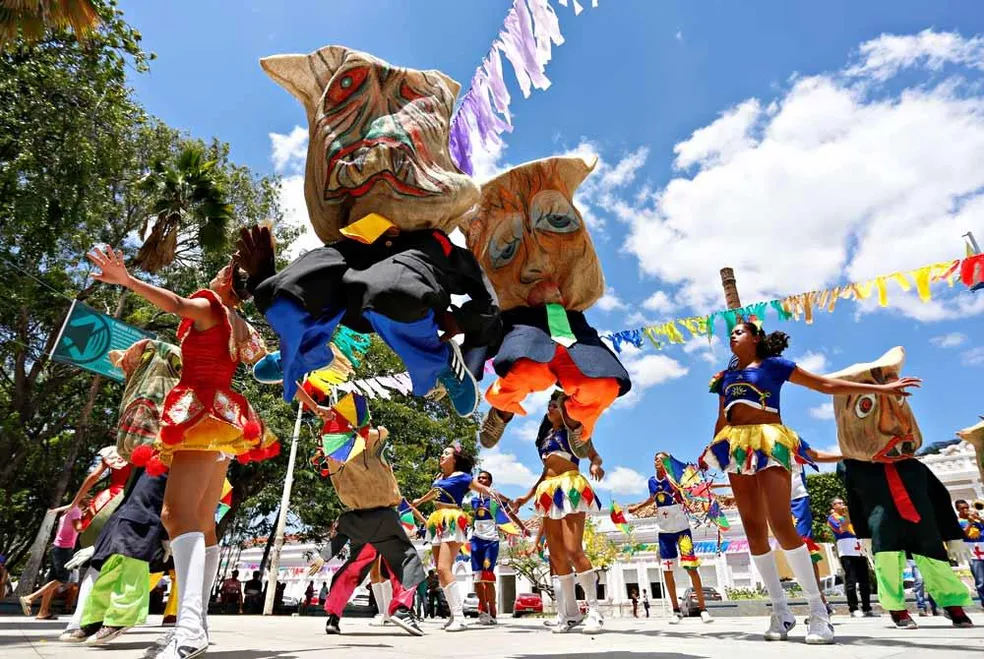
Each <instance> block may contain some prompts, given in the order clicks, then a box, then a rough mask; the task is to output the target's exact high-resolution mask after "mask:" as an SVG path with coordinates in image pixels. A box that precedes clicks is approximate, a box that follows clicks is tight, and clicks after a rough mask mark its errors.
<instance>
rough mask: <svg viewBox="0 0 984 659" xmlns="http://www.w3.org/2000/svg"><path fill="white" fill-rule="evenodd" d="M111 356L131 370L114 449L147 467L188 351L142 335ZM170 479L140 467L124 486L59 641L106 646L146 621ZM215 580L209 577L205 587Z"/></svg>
mask: <svg viewBox="0 0 984 659" xmlns="http://www.w3.org/2000/svg"><path fill="white" fill-rule="evenodd" d="M111 359H112V361H113V363H114V364H116V365H117V366H119V367H120V368H121V369H122V370H123V373H124V375H125V376H126V385H125V389H124V391H123V399H122V401H121V403H120V420H119V425H118V427H117V439H116V446H115V447H113V448H114V452H116V453H117V454H118V455H119V457H120V459H122V460H129V461H131V463H132V461H133V460H134V459H136V461H137V462H140V463H141V467H142V465H144V464H146V461H145V460H143V459H142V458H141V457H140V456H141V455H144V456H146V454H148V453H150V451H151V449H150V447H151V446H152V445H153V442H154V440H155V439H156V437H157V433H158V431H159V429H160V410H161V406H162V404H163V402H164V398H165V396H166V395H167V392H168V391H170V390H171V388H172V387H174V385H175V384H177V382H178V378H179V376H180V373H181V352H180V351H179V350H178V348H176V347H175V346H173V345H170V344H168V343H164V342H161V341H152V340H149V339H142V340H140V341H137V342H136V343H134V344H133V345H132V346H130V347H129V348H128V349H127V350H126V351H125V352H119V351H114V352H113V353H111ZM140 447H142V448H140ZM134 452H136V453H137V456H138V457H137V458H134V456H133V454H134ZM128 464H130V463H128ZM166 483H167V476H166V475H165V474H160V473H157V472H154V473H147V472H146V471H144V470H143V469H142V468H139V471H138V472H137V473H135V474H134V479H133V483H132V484H131V486H130V487H129V489H128V491H126V492H125V493H121V496H122V499H123V500H122V503H121V504H120V505H119V507H118V508H117V509H116V510H115V512H114V513H113V514H112V516H110V517H109V519H108V521H107V522H106V524H105V525H104V526H103V528H102V531H101V532H100V533H99V536H98V538H97V540H96V542H95V545H94V548H93V549H94V553H93V556H92V558H91V560H90V562H89V568H88V570H87V571H86V572H85V575H84V576H83V579H82V585H81V589H80V592H79V600H78V605H77V606H76V609H75V614H74V615H73V616H72V620H71V621H70V622H69V624H68V627H67V628H66V629H65V631H64V632H63V633H62V635H61V637H59V640H61V641H64V642H68V643H79V642H82V641H87V642H88V643H90V644H94V645H103V644H106V643H109V642H110V641H112V640H113V639H114V638H116V637H117V636H119V635H120V634H122V633H123V632H124V631H126V630H127V629H129V628H130V627H133V626H136V625H138V624H143V622H144V621H145V620H146V618H147V610H148V606H149V602H150V591H151V589H152V588H151V585H150V583H149V580H150V575H151V573H152V570H151V564H152V563H155V562H160V559H161V558H162V542H163V541H164V540H165V539H166V534H165V531H164V525H163V524H162V523H161V517H160V516H161V508H162V506H163V504H164V489H165V486H166ZM153 572H156V570H154V571H153ZM209 586H210V584H207V583H203V584H202V589H203V591H204V590H205V589H206V588H208V587H209Z"/></svg>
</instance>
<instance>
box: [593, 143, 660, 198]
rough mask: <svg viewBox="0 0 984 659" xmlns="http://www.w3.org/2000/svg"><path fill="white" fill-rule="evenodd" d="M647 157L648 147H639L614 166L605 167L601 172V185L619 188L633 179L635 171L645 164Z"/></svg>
mask: <svg viewBox="0 0 984 659" xmlns="http://www.w3.org/2000/svg"><path fill="white" fill-rule="evenodd" d="M648 157H649V149H647V148H646V147H639V148H638V149H636V150H635V151H633V152H632V153H630V154H628V155H627V156H625V157H624V158H622V160H620V161H618V162H617V163H616V164H615V166H614V167H612V168H610V169H607V168H606V171H605V172H603V173H602V174H601V186H602V187H603V188H619V187H622V186H624V185H628V184H629V183H631V182H632V181H633V180H635V176H636V173H637V172H638V171H639V169H640V168H641V167H642V166H643V165H645V164H646V158H648Z"/></svg>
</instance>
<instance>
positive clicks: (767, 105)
mask: <svg viewBox="0 0 984 659" xmlns="http://www.w3.org/2000/svg"><path fill="white" fill-rule="evenodd" d="M933 34H935V33H932V32H924V33H922V34H921V35H919V41H918V43H917V44H916V46H912V47H911V48H910V50H911V52H918V53H922V54H921V55H919V56H917V57H914V58H910V59H906V57H903V56H902V55H900V54H898V53H897V52H896V51H897V50H898V49H895V50H893V49H891V48H890V49H886V48H884V47H883V46H884V44H885V43H887V42H886V41H884V39H885V37H880V38H879V39H877V40H875V42H869V43H868V44H863V45H862V46H861V52H862V54H863V57H864V59H863V61H862V64H861V65H857V66H854V67H853V68H852V69H844V70H841V71H835V72H832V73H824V74H820V75H814V76H807V77H803V76H799V77H796V76H794V77H793V78H792V82H791V83H790V87H789V88H788V89H787V90H786V91H785V92H784V93H782V94H781V95H780V97H779V98H777V99H775V100H772V99H765V100H760V99H757V98H751V99H747V100H745V101H742V102H740V103H738V104H736V105H735V106H734V107H733V108H731V109H730V110H728V111H726V112H724V113H723V115H722V116H721V117H720V118H718V119H717V120H716V121H714V122H712V123H711V124H709V125H708V126H705V127H703V128H698V129H697V130H695V131H694V132H693V134H692V135H691V136H690V137H688V138H687V139H685V140H684V141H682V142H681V143H680V144H678V145H677V146H676V147H675V148H674V152H675V154H676V165H677V166H678V167H681V168H690V169H687V173H686V174H678V175H677V176H676V177H675V178H673V179H672V180H670V181H669V182H668V183H667V184H666V185H665V186H664V187H663V188H661V189H660V190H658V191H657V192H656V194H655V196H654V198H651V200H647V201H646V202H645V203H639V202H637V201H636V200H635V198H634V196H630V195H625V196H624V197H615V198H610V199H608V200H607V203H606V206H605V208H607V209H609V210H610V211H611V213H612V214H613V215H614V216H615V217H617V218H618V219H619V220H621V221H622V222H624V223H625V224H627V225H628V227H629V235H628V237H627V239H626V242H625V245H624V248H625V249H626V251H628V252H630V253H632V254H635V255H636V256H637V258H638V262H639V266H640V269H641V271H642V272H643V274H644V275H648V276H652V277H654V278H656V279H658V280H660V282H661V283H663V284H666V285H669V286H674V287H676V288H677V292H676V293H675V295H674V300H675V301H676V302H678V303H680V304H681V305H684V306H689V307H692V308H693V309H694V310H695V311H696V312H698V313H703V312H708V311H712V310H714V309H716V308H719V307H720V306H721V289H720V283H719V281H720V280H719V277H718V270H719V269H720V268H721V267H723V266H731V267H733V268H735V271H736V273H737V275H738V282H739V287H740V289H741V292H742V298H743V299H744V300H747V301H750V302H751V301H754V300H763V299H765V300H768V299H773V298H776V297H782V296H784V295H789V294H793V293H798V292H801V291H810V290H822V289H824V288H827V287H830V286H832V285H836V284H840V283H844V282H845V281H866V280H868V279H870V278H872V277H874V276H876V275H881V274H884V273H887V272H892V271H894V270H911V269H913V268H917V267H919V266H922V265H925V264H929V263H933V262H937V261H945V260H949V259H953V258H956V257H959V256H961V255H962V246H961V244H960V240H959V236H960V234H962V233H964V232H966V231H967V230H968V229H975V228H976V229H979V230H980V229H982V228H984V85H982V84H981V82H982V76H981V73H980V71H978V70H977V69H978V68H979V67H977V64H976V63H975V62H976V61H977V60H975V59H974V57H976V55H973V56H972V55H970V54H967V53H977V52H978V51H979V50H980V48H981V44H980V41H981V39H982V38H981V37H973V38H970V39H963V38H960V37H959V36H951V37H947V39H946V40H945V41H947V43H950V46H947V48H943V49H942V50H941V49H939V48H937V49H936V50H935V51H934V50H933V48H932V47H931V44H932V41H933V38H932V35H933ZM954 38H955V39H956V42H954V41H953V39H954ZM906 43H909V42H906ZM878 44H881V45H878ZM892 48H895V47H894V46H893V47H892ZM903 50H904V49H903ZM899 52H901V51H899ZM931 52H936V53H937V54H936V55H934V56H932V57H931V56H930V55H929V53H931ZM941 52H942V53H944V54H939V53H941ZM876 53H881V54H879V55H877V57H876ZM891 53H896V54H891ZM945 53H957V55H952V54H950V55H946V54H945ZM960 53H963V54H962V55H960ZM940 58H943V59H947V61H954V62H955V63H956V64H962V65H963V66H962V67H961V68H960V71H959V73H960V74H962V75H964V76H965V78H961V77H959V75H951V76H949V77H948V78H947V79H946V80H943V81H941V82H935V83H934V82H933V81H932V80H929V81H926V80H920V81H918V82H916V83H913V85H912V86H910V87H908V88H901V87H900V86H896V87H894V88H892V89H889V88H888V87H887V86H881V85H874V84H871V83H872V82H875V81H876V79H875V77H874V76H875V75H876V74H877V75H888V74H889V72H893V71H897V70H898V68H899V67H901V66H903V65H904V66H907V67H910V68H911V67H913V66H923V67H926V66H928V67H930V68H932V67H933V66H935V65H936V62H938V61H939V60H940ZM892 62H895V64H891V63H892ZM968 65H970V66H968ZM893 67H895V68H893ZM916 73H917V72H916V71H913V72H912V74H913V76H915V74H916ZM848 74H850V75H848ZM923 77H927V76H925V75H924V76H923ZM929 77H931V76H929ZM893 82H894V80H893ZM905 82H906V83H908V82H909V79H908V77H907V78H906V80H905ZM780 245H781V248H780ZM890 286H891V287H892V290H890V295H889V306H890V307H891V308H892V309H893V311H894V312H896V313H899V314H903V315H905V316H908V317H912V318H916V319H918V320H927V321H929V320H943V319H950V318H957V317H966V316H969V315H974V314H980V313H984V296H978V297H974V296H967V295H964V296H953V297H952V299H951V298H950V297H947V296H946V295H943V296H942V297H941V296H940V295H939V292H940V291H941V290H945V287H942V289H941V287H939V286H936V287H934V300H933V301H931V302H930V303H928V304H922V303H921V302H919V299H918V297H917V296H916V295H915V292H914V291H912V292H909V293H903V292H901V291H899V289H898V287H897V286H896V285H895V284H894V283H890ZM875 304H876V303H874V302H872V303H870V304H869V305H867V306H864V307H863V308H864V309H865V310H868V309H873V308H875V306H874V305H875Z"/></svg>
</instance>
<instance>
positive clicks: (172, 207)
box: [134, 146, 233, 273]
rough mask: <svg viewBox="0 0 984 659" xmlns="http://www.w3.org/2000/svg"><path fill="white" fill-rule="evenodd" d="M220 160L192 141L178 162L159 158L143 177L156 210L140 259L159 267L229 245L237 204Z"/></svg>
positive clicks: (154, 268) (145, 265) (150, 268)
mask: <svg viewBox="0 0 984 659" xmlns="http://www.w3.org/2000/svg"><path fill="white" fill-rule="evenodd" d="M216 164H217V161H215V160H206V159H205V154H204V153H203V151H202V149H201V148H200V147H198V146H191V147H186V148H185V149H184V150H182V152H181V153H180V154H179V155H178V158H177V161H176V162H175V163H174V165H173V166H171V165H169V164H166V163H164V162H158V163H156V164H155V165H154V167H153V168H152V169H151V171H150V172H149V173H148V174H147V175H146V176H144V177H143V179H142V180H141V181H140V182H139V184H138V188H139V189H140V190H141V191H143V192H144V193H146V194H147V195H149V196H150V198H151V208H152V209H153V214H152V215H150V216H149V217H148V218H147V219H146V220H145V221H144V225H143V228H142V229H141V232H140V233H141V235H146V236H147V238H146V240H144V243H143V246H141V247H140V251H138V252H137V258H136V260H135V261H134V264H135V265H137V266H139V267H140V268H142V269H143V270H145V271H147V272H150V273H155V272H158V271H160V270H161V268H164V267H166V266H168V265H170V264H171V263H173V262H174V261H175V260H179V261H180V260H183V257H184V256H185V255H186V254H188V253H189V252H190V253H195V252H197V251H198V250H199V249H201V248H204V249H206V250H219V249H221V248H222V247H223V246H224V245H225V243H226V236H227V231H228V228H229V222H230V220H232V217H233V208H232V204H230V203H229V202H228V201H227V200H226V194H225V190H224V188H223V186H222V183H221V181H220V180H219V177H218V175H217V174H218V173H217V170H216ZM151 224H152V225H153V226H152V227H151ZM148 228H150V234H149V235H147V230H148Z"/></svg>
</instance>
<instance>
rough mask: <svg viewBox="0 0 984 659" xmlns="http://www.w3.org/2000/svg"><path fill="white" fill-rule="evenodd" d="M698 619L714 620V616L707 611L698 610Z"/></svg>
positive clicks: (706, 621)
mask: <svg viewBox="0 0 984 659" xmlns="http://www.w3.org/2000/svg"><path fill="white" fill-rule="evenodd" d="M700 619H701V620H702V621H704V622H705V623H708V622H714V618H713V617H711V614H710V613H708V612H707V611H701V612H700Z"/></svg>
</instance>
